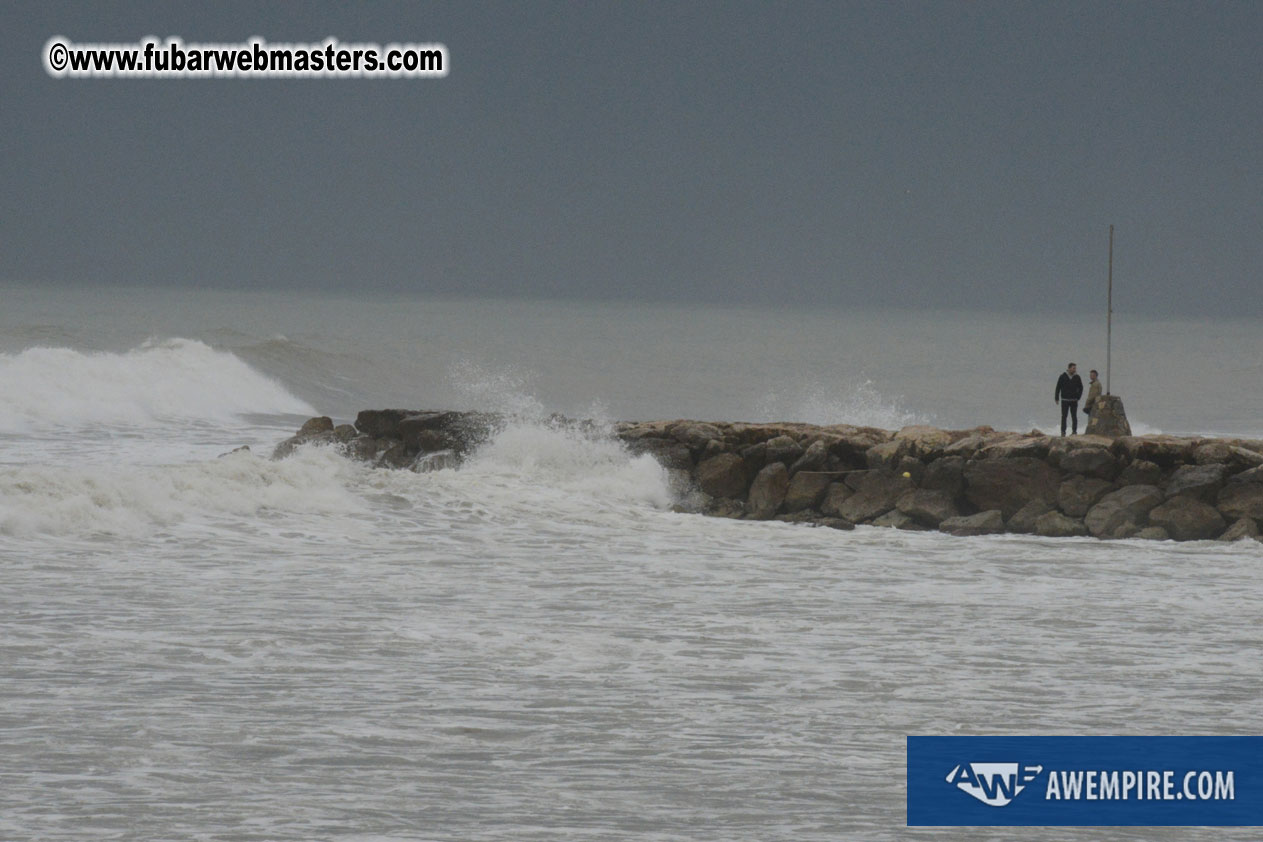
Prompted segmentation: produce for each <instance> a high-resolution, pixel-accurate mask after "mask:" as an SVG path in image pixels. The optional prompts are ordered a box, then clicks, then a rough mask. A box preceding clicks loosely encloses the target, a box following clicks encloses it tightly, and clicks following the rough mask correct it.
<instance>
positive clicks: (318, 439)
mask: <svg viewBox="0 0 1263 842" xmlns="http://www.w3.org/2000/svg"><path fill="white" fill-rule="evenodd" d="M336 443H337V439H335V438H334V435H333V430H326V431H325V432H323V433H306V434H302V433H300V434H299V435H296V436H291V437H289V438H287V439H286V440H285V441H283V442H281V443H280V444H278V445H277V446H276V448H275V449H274V450H273V451H272V458H273V459H284V458H285V457H287V456H289V455H291V454H292V453H293V452H294V451H295V450H297V449H298V448H299V447H301V446H303V445H305V444H324V445H328V444H336Z"/></svg>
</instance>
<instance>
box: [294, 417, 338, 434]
mask: <svg viewBox="0 0 1263 842" xmlns="http://www.w3.org/2000/svg"><path fill="white" fill-rule="evenodd" d="M332 432H333V419H332V418H330V417H329V416H328V415H321V416H319V417H318V418H309V419H307V420H306V421H304V422H303V426H301V427H299V428H298V435H300V436H315V435H319V434H320V433H332Z"/></svg>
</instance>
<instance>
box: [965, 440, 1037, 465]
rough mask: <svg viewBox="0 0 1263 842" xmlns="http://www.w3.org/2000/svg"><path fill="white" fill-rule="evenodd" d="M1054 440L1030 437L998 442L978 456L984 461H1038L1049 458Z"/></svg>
mask: <svg viewBox="0 0 1263 842" xmlns="http://www.w3.org/2000/svg"><path fill="white" fill-rule="evenodd" d="M1051 447H1052V439H1051V438H1049V437H1048V436H1044V435H1039V436H1030V437H1022V438H1016V439H1008V440H1007V441H1001V442H996V443H995V444H990V445H987V446H986V447H984V448H983V449H982V450H981V451H980V452H979V454H978V456H979V457H980V458H983V459H1038V460H1040V461H1041V462H1042V461H1043V460H1045V459H1047V458H1048V451H1049V449H1050V448H1051Z"/></svg>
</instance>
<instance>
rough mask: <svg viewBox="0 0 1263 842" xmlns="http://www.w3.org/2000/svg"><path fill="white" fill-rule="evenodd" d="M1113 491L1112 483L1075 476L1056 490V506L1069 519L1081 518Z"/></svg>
mask: <svg viewBox="0 0 1263 842" xmlns="http://www.w3.org/2000/svg"><path fill="white" fill-rule="evenodd" d="M1113 489H1114V484H1113V483H1110V482H1106V481H1105V480H1103V479H1093V478H1091V477H1085V476H1079V475H1077V474H1076V475H1075V476H1072V477H1070V479H1068V480H1066V481H1065V482H1063V483H1062V484H1061V487H1060V488H1059V489H1058V490H1057V505H1058V506H1059V507H1060V508H1061V510H1062V511H1063V512H1065V513H1066V514H1068V515H1070V516H1071V517H1083V516H1084V515H1086V514H1087V513H1088V510H1089V509H1091V508H1092V507H1093V506H1095V505H1096V504H1097V503H1099V502H1100V500H1101V498H1102V497H1104V496H1105V495H1106V494H1109V493H1110V491H1112V490H1113Z"/></svg>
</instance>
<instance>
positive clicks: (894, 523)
mask: <svg viewBox="0 0 1263 842" xmlns="http://www.w3.org/2000/svg"><path fill="white" fill-rule="evenodd" d="M872 525H873V526H888V527H892V528H894V529H909V530H912V531H914V532H924V531H925V530H927V529H929V528H930V527H928V526H925V525H923V524H920V523H917V521H916V520H914V519H913V518H911V517H909V516H908V515H905V514H904V513H903V512H901V511H899V510H898V509H891V510H890V511H888V512H886V513H885V514H884V515H882V516H881V517H878V518H874V519H873V522H872Z"/></svg>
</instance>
